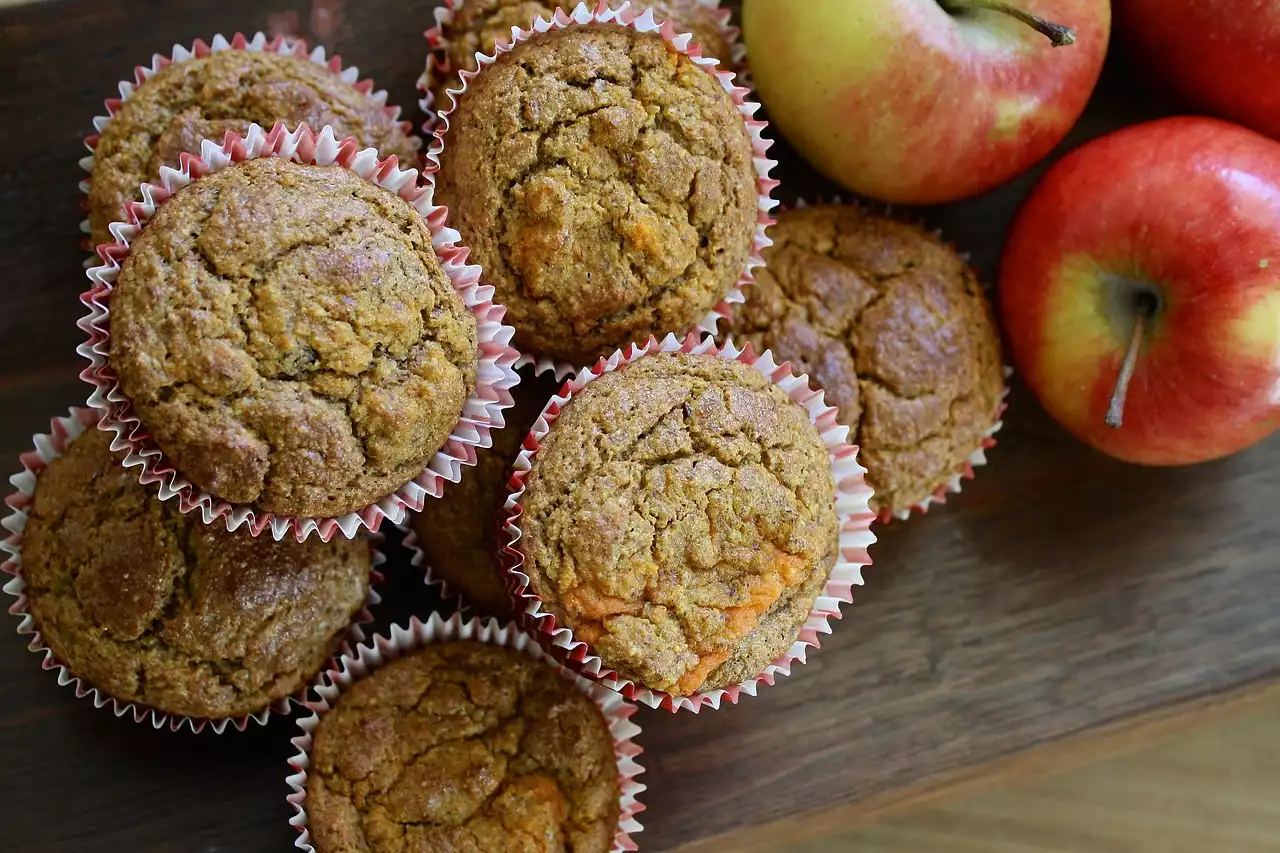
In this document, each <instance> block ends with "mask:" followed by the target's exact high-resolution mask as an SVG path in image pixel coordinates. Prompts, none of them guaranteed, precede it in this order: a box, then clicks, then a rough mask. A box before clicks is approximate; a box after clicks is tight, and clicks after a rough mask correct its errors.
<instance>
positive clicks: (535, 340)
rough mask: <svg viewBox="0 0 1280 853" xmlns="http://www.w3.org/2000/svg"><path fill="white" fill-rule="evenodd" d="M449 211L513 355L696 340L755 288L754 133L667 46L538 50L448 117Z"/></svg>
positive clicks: (606, 33)
mask: <svg viewBox="0 0 1280 853" xmlns="http://www.w3.org/2000/svg"><path fill="white" fill-rule="evenodd" d="M440 161H441V168H440V171H439V173H438V176H437V180H438V186H437V195H436V198H437V200H438V201H439V203H441V204H444V205H447V206H448V207H449V210H450V212H451V220H450V224H451V225H452V226H453V227H455V228H457V229H458V230H459V231H460V232H461V233H462V237H463V242H464V243H466V244H467V245H468V246H470V248H471V250H472V258H473V259H474V260H475V261H476V262H477V263H479V264H480V265H481V266H483V267H484V270H485V276H486V281H487V282H488V283H489V284H492V285H493V286H494V287H495V288H496V290H497V296H496V298H495V301H496V302H499V303H501V304H503V305H505V306H506V307H507V318H508V322H510V323H511V325H513V326H514V327H515V344H516V346H517V348H520V349H522V350H524V351H525V352H529V353H535V354H538V355H543V356H547V357H549V358H552V359H558V360H560V361H563V362H568V363H571V364H574V365H581V364H587V363H589V362H592V361H594V360H595V359H596V358H597V357H599V356H602V355H605V354H608V353H611V352H613V351H614V350H616V349H618V348H620V347H623V346H625V345H627V344H628V343H631V342H632V341H636V340H644V339H645V338H647V337H648V336H649V335H651V334H657V335H661V334H665V333H667V332H670V331H684V330H688V329H691V328H693V327H694V326H696V325H697V324H698V323H699V322H700V321H701V320H702V319H703V318H704V317H705V316H706V315H707V313H708V312H709V311H710V310H711V309H712V308H713V307H714V306H715V305H716V304H717V303H718V302H719V301H720V300H721V299H722V298H723V297H724V296H725V295H726V294H727V293H728V292H729V290H730V288H732V287H733V286H734V285H735V284H736V283H737V281H738V279H739V277H740V276H742V274H743V273H744V271H745V269H746V264H747V261H748V258H749V256H750V253H751V250H752V244H753V241H754V237H755V229H756V208H757V202H758V198H759V197H758V192H757V186H756V177H757V176H756V172H755V167H754V164H753V161H752V142H751V138H750V135H749V134H748V132H747V129H746V125H745V122H744V119H743V116H742V115H741V113H740V112H739V111H738V107H737V105H736V104H735V103H734V100H733V98H732V96H731V95H730V94H729V93H728V92H726V91H725V90H724V88H723V87H722V86H721V84H720V82H719V80H717V79H716V78H715V77H714V76H713V75H711V74H709V73H707V71H705V70H704V69H702V68H699V67H698V66H697V65H696V64H694V62H693V60H691V59H690V58H689V57H687V56H685V55H683V54H680V53H678V52H677V51H676V50H675V49H674V48H673V47H672V46H671V45H670V44H669V43H668V42H667V41H665V40H664V39H663V38H662V37H661V36H659V35H657V34H655V33H640V32H637V31H636V30H634V29H631V28H628V27H622V26H618V25H614V24H599V25H590V26H585V27H584V26H571V27H569V28H567V29H561V30H553V31H550V32H547V33H544V34H542V35H538V36H534V37H533V38H532V39H531V40H529V41H528V42H524V43H521V44H519V45H516V46H515V48H514V49H513V50H511V52H509V53H504V54H503V55H502V56H501V57H500V58H499V59H498V60H497V62H496V63H494V64H493V65H491V66H489V67H487V68H486V69H485V70H484V71H483V72H482V73H481V74H480V75H478V76H477V77H476V78H474V79H473V80H472V81H471V82H470V84H469V87H468V91H467V93H466V94H465V95H464V96H463V97H462V99H461V101H460V103H459V104H458V109H457V110H456V111H455V112H454V113H452V114H450V116H449V131H448V133H447V135H446V136H445V137H444V140H443V152H442V154H441V155H440Z"/></svg>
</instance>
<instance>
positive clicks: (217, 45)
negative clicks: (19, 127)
mask: <svg viewBox="0 0 1280 853" xmlns="http://www.w3.org/2000/svg"><path fill="white" fill-rule="evenodd" d="M224 50H247V51H250V52H252V53H278V54H280V55H281V56H296V57H297V58H299V59H309V60H311V61H312V62H314V63H315V64H317V65H320V66H323V67H324V68H327V69H328V70H329V71H331V72H333V74H334V75H336V76H337V77H339V78H341V79H342V81H343V82H345V83H350V84H351V85H352V86H353V87H355V88H356V89H357V90H359V91H360V92H363V93H364V94H366V95H368V96H369V97H370V98H371V99H372V100H373V101H374V102H375V103H377V104H379V105H380V106H381V107H382V110H383V112H385V113H386V114H387V115H388V116H389V117H390V118H391V120H392V121H394V122H396V123H397V124H399V125H400V128H401V130H403V131H404V134H405V136H407V137H408V138H409V141H410V143H411V144H412V145H413V146H414V147H415V148H416V147H420V146H421V145H422V140H421V139H419V138H418V137H417V136H415V135H414V134H413V123H412V122H409V121H400V108H399V107H398V106H394V105H390V104H388V103H387V92H386V90H385V89H378V90H377V91H374V88H373V85H374V84H373V81H372V80H370V79H368V78H366V79H363V80H361V79H360V69H359V68H357V67H355V66H354V65H352V66H349V67H347V68H343V67H342V57H340V56H338V55H336V54H335V55H334V56H331V57H327V56H326V55H325V49H324V48H323V47H315V48H313V49H311V50H308V49H307V43H306V42H305V41H303V40H302V39H293V38H286V37H284V36H276V37H274V38H267V36H266V34H264V33H254V34H253V36H252V37H249V36H246V35H244V33H236V34H235V35H233V36H232V37H231V38H230V39H229V40H228V39H227V38H226V37H225V36H223V35H221V34H218V35H216V36H214V37H213V38H212V39H210V40H209V42H208V43H207V44H206V43H205V42H204V41H203V40H202V39H196V40H195V42H194V43H193V44H192V45H191V47H183V46H182V45H180V44H175V45H174V46H173V50H172V51H170V53H169V55H168V56H165V55H163V54H159V53H157V54H155V55H153V56H152V57H151V64H150V65H139V66H136V67H135V68H134V69H133V81H132V82H130V81H128V80H121V81H120V83H119V86H118V89H119V92H120V97H118V98H108V99H107V100H106V101H105V102H104V106H105V107H106V110H107V113H106V115H101V116H95V117H94V119H93V130H94V132H93V133H92V134H90V135H89V136H87V137H85V140H84V147H85V148H87V149H89V155H88V156H87V157H82V158H80V168H82V169H84V171H85V172H86V173H88V175H89V177H87V178H85V179H84V180H82V181H81V182H80V192H81V193H82V194H83V195H84V199H83V200H82V202H83V205H84V208H85V210H88V207H89V186H90V184H91V183H92V181H93V158H94V152H95V151H97V149H98V140H99V139H100V138H101V135H102V131H103V129H105V128H106V126H107V123H108V122H109V121H111V119H112V118H113V117H114V116H115V114H116V113H117V112H119V111H120V105H121V104H123V103H124V102H125V101H127V100H128V99H129V97H130V96H132V95H133V93H134V91H135V90H136V89H137V88H138V87H139V86H141V85H142V84H143V83H145V82H147V80H149V79H150V78H151V77H152V76H154V75H155V74H156V73H157V72H159V71H160V70H161V69H163V68H165V67H166V66H168V65H172V64H173V63H175V62H182V61H184V60H187V59H193V58H198V59H202V58H204V57H206V56H209V55H210V54H214V53H218V52H220V51H224ZM124 217H125V212H124V211H121V212H120V217H119V218H121V219H123V218H124ZM80 230H81V231H82V232H84V233H85V234H86V235H87V234H88V233H89V232H90V227H89V219H88V217H86V218H85V219H84V220H83V221H82V222H81V223H80ZM83 245H84V248H85V249H86V250H88V251H90V252H92V251H93V249H94V247H93V245H92V243H91V242H90V240H89V238H88V237H86V238H85V240H84V243H83ZM92 264H93V261H92V260H90V261H89V262H88V263H87V264H86V266H92Z"/></svg>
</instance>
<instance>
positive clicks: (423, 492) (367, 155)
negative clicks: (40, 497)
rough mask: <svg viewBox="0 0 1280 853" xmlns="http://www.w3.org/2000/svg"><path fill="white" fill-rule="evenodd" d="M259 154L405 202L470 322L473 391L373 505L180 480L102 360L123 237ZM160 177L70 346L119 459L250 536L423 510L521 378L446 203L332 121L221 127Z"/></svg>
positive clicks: (87, 299)
mask: <svg viewBox="0 0 1280 853" xmlns="http://www.w3.org/2000/svg"><path fill="white" fill-rule="evenodd" d="M259 157H283V158H286V159H289V160H292V161H294V162H298V163H315V164H318V165H339V166H342V167H343V168H346V169H349V170H351V171H352V172H354V173H356V174H357V175H359V176H361V177H362V178H364V179H366V180H368V181H370V182H371V183H374V184H377V185H378V186H380V187H383V188H385V189H388V190H390V191H391V192H394V193H396V194H397V195H399V196H400V197H401V198H402V199H404V200H405V201H407V202H408V203H409V204H411V205H413V207H414V209H416V210H417V211H418V212H419V213H420V214H422V216H423V218H424V219H425V220H426V222H427V225H428V227H429V228H430V230H431V239H432V244H433V246H434V248H435V251H436V255H437V256H438V257H439V258H440V265H441V267H442V268H443V269H444V272H445V275H447V276H448V278H449V281H450V282H451V283H452V284H453V287H454V289H455V290H457V292H458V294H459V295H460V296H461V297H462V300H463V302H464V303H465V304H466V306H467V308H468V309H469V310H470V311H471V313H472V315H474V317H475V320H476V327H477V337H478V340H479V347H478V356H479V364H478V365H477V370H476V386H475V390H474V392H473V393H472V395H471V397H470V398H469V399H468V400H467V402H466V404H465V405H464V406H463V409H462V412H461V414H460V417H459V420H458V422H457V424H456V425H455V426H454V428H453V431H452V433H451V434H450V436H449V438H448V439H447V440H446V442H445V444H444V446H443V447H441V448H440V450H438V451H437V452H436V454H435V456H434V457H433V458H432V460H431V461H430V463H429V464H428V465H427V467H426V468H424V470H423V472H422V473H421V474H420V475H418V476H417V477H416V478H415V479H413V480H411V481H410V482H408V483H406V484H405V485H404V486H402V487H400V488H399V489H397V490H396V491H395V492H393V493H392V494H389V495H386V496H385V497H383V498H381V499H379V500H378V501H377V502H376V503H372V504H370V505H368V506H366V507H364V508H363V509H361V510H359V511H357V512H351V513H347V514H346V515H343V516H341V517H336V518H335V517H327V518H298V517H296V516H282V515H277V514H275V513H270V512H262V511H260V510H257V509H254V508H253V507H248V506H239V505H233V504H230V503H228V502H226V501H223V500H220V499H218V498H216V497H214V496H213V495H211V494H210V493H209V492H207V491H205V490H203V489H201V488H200V487H199V486H197V485H196V484H194V483H192V482H191V481H189V480H187V479H186V478H185V477H183V476H182V475H181V474H180V473H179V472H178V471H177V470H176V469H175V468H174V467H173V465H172V464H170V462H169V461H168V460H167V459H166V458H165V457H164V456H163V454H162V453H161V451H160V448H159V447H158V446H157V444H156V443H155V441H154V440H153V439H152V438H151V437H150V435H148V434H147V432H146V428H145V426H144V425H143V424H142V423H141V421H140V420H139V418H138V415H137V414H136V413H135V412H134V409H133V404H132V402H131V401H130V400H129V398H128V397H127V396H126V395H125V393H124V390H123V389H122V388H121V387H120V381H119V378H118V377H117V376H116V374H115V371H114V370H113V369H112V367H111V364H110V358H109V356H110V334H111V333H110V303H111V290H112V287H113V285H114V282H115V280H116V276H117V275H118V274H119V272H120V265H121V264H122V263H123V261H124V258H125V257H126V256H127V255H128V253H129V244H130V243H131V241H132V240H133V239H134V237H135V236H136V235H137V234H138V232H139V231H140V230H141V229H142V227H143V226H144V225H145V224H146V223H147V221H148V220H149V219H150V218H151V217H152V216H153V215H154V214H155V211H156V209H157V208H158V207H160V205H162V204H164V202H165V201H166V200H167V199H168V198H169V197H170V196H171V195H173V194H174V193H175V192H178V191H179V190H180V189H182V188H183V187H185V186H186V185H187V184H189V183H191V182H192V181H194V180H196V179H198V178H200V177H201V176H203V175H206V174H209V173H211V172H216V171H219V170H221V169H224V168H226V167H227V166H230V165H231V164H233V163H238V162H241V161H243V160H251V159H256V158H259ZM160 177H161V182H162V183H161V184H143V186H142V199H143V200H142V201H140V202H132V203H130V204H129V205H128V211H127V212H128V217H129V219H128V221H127V222H115V223H112V225H111V233H112V235H113V236H114V237H115V242H114V243H109V244H104V245H102V246H99V247H98V254H99V257H100V258H101V263H100V264H99V265H98V266H95V267H93V268H92V269H90V270H89V271H88V276H89V280H90V282H92V285H93V286H92V287H91V288H90V290H89V291H88V292H86V293H84V294H82V295H81V297H80V301H81V302H83V303H84V304H85V306H86V307H87V308H88V309H89V313H88V315H86V316H85V317H82V318H81V319H80V320H79V321H78V323H77V325H79V326H80V328H81V329H82V330H84V332H85V333H86V334H87V335H88V341H87V342H85V343H82V344H80V346H78V347H76V352H78V353H80V354H81V355H82V356H84V357H85V358H86V359H88V360H89V362H90V366H89V367H87V368H85V369H84V370H83V371H82V372H81V374H80V377H81V378H82V379H84V380H85V381H86V382H88V383H89V384H90V385H92V386H93V387H94V390H93V393H92V394H91V395H90V397H89V405H90V406H91V407H92V408H94V409H96V410H97V411H98V412H99V414H100V416H101V421H100V423H99V429H104V430H111V431H112V432H114V433H115V434H116V438H115V440H114V441H113V442H112V445H111V446H112V449H114V450H117V451H128V456H126V457H125V461H124V464H125V466H126V467H137V468H138V469H139V472H138V479H139V480H140V481H141V482H142V483H144V484H149V483H157V482H158V483H159V484H160V491H159V497H160V499H161V500H170V499H176V500H177V502H178V507H179V509H181V511H182V512H194V511H197V510H198V511H199V512H200V513H201V515H202V516H203V518H204V521H205V523H207V524H212V523H213V522H214V521H215V520H216V519H219V518H221V519H223V520H224V521H225V523H226V525H227V529H229V530H235V529H237V528H239V527H241V526H247V527H248V529H249V531H250V532H251V533H252V534H253V535H254V536H257V535H259V534H261V533H262V531H264V530H269V531H270V532H271V535H272V536H273V537H274V538H276V539H281V538H283V537H284V536H285V535H286V534H289V533H292V534H293V535H295V536H296V537H298V539H300V540H301V539H305V538H306V537H307V536H310V535H311V534H312V533H314V534H316V535H318V536H319V537H320V538H321V539H323V540H324V541H326V542H327V541H328V540H329V539H330V538H331V537H332V536H333V535H334V534H335V533H338V532H341V534H342V535H343V536H346V537H348V538H350V537H353V536H355V535H356V533H357V532H358V531H359V530H361V529H362V528H367V529H369V530H374V531H376V530H377V529H378V526H379V525H380V524H381V523H382V519H383V518H384V517H385V518H389V519H391V521H392V522H393V523H399V522H401V521H402V520H403V519H404V515H405V509H406V508H409V509H415V510H416V509H421V508H422V504H423V502H424V501H425V500H427V498H429V497H437V498H438V497H440V495H441V493H442V491H443V488H444V482H445V481H446V480H447V481H450V482H454V483H456V482H458V479H459V478H460V477H461V476H462V466H464V465H475V464H476V451H475V448H476V447H490V446H491V445H492V441H493V440H492V436H491V434H490V431H491V430H492V429H500V428H501V427H502V426H503V425H504V420H503V414H502V410H503V409H508V408H510V407H511V403H512V401H511V392H510V389H511V388H513V387H515V385H516V384H517V383H518V382H519V381H520V378H519V375H518V374H517V373H516V371H515V367H514V365H515V362H516V359H517V358H518V357H519V354H518V353H517V352H516V350H515V349H514V348H512V347H511V336H512V335H513V334H514V330H513V329H512V328H511V327H510V326H506V325H503V323H502V318H503V315H504V313H505V311H506V309H505V308H503V307H502V306H500V305H495V304H494V302H493V288H492V287H488V286H485V285H482V284H480V268H479V267H477V266H475V265H474V264H468V263H467V262H466V260H467V251H468V250H467V249H465V248H463V247H462V246H461V245H459V241H460V237H459V234H458V232H457V231H455V230H453V229H452V228H449V227H447V226H446V225H445V224H444V217H445V210H444V208H442V207H436V206H435V205H433V204H432V202H431V190H430V187H428V186H425V185H423V184H420V183H419V182H418V180H417V178H418V173H417V171H416V170H413V169H400V168H398V167H397V165H396V162H395V159H394V158H388V159H386V160H381V161H380V160H379V159H378V152H377V151H376V150H374V149H372V148H366V149H364V150H359V147H358V145H357V143H356V141H355V140H354V139H345V140H342V141H338V140H337V139H336V138H335V137H334V134H333V130H332V128H329V127H325V128H324V129H323V130H322V131H319V132H318V133H317V132H313V131H312V130H311V129H310V128H308V127H307V126H306V125H305V124H301V125H299V126H298V128H297V129H296V130H294V131H292V132H290V131H289V130H288V129H287V128H285V126H284V124H283V123H282V122H280V123H277V124H276V126H275V127H274V128H272V129H271V130H270V131H265V132H264V131H263V130H262V128H260V127H258V126H257V125H256V124H255V125H250V127H249V132H248V134H246V135H245V136H244V137H241V136H240V135H239V134H236V133H234V132H232V133H228V134H227V136H226V139H225V141H224V142H223V144H222V145H217V144H216V143H214V142H212V141H211V140H205V141H204V143H203V144H202V145H201V153H200V157H199V158H195V157H192V156H190V155H187V154H183V155H182V166H181V168H180V169H170V168H168V167H162V168H161V170H160Z"/></svg>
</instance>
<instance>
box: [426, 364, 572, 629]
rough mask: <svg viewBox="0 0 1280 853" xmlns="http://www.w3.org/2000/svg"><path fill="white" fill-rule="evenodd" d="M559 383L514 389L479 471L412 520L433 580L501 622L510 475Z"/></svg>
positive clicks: (533, 380)
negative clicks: (501, 536)
mask: <svg viewBox="0 0 1280 853" xmlns="http://www.w3.org/2000/svg"><path fill="white" fill-rule="evenodd" d="M559 385H560V383H558V382H556V380H555V378H554V377H552V376H550V375H546V374H544V375H542V376H535V377H529V376H526V377H524V379H523V380H522V381H521V383H520V384H519V385H517V386H516V387H515V388H513V389H512V396H513V397H514V398H515V405H514V406H513V407H512V408H511V409H510V410H509V411H508V412H507V413H506V416H507V425H506V426H505V427H504V428H502V429H500V430H498V431H496V432H494V434H493V447H491V448H483V449H477V450H476V467H475V470H474V471H468V472H467V476H465V477H463V478H462V482H460V483H457V484H450V485H449V486H448V488H446V489H445V491H444V497H443V498H441V499H440V500H438V501H427V503H426V504H425V505H424V506H423V507H422V512H420V513H418V514H417V515H416V516H415V517H414V519H413V522H412V524H413V529H414V531H415V532H416V533H417V542H418V547H419V548H421V549H422V553H423V556H424V557H425V559H426V563H427V566H428V571H429V572H430V574H431V576H432V577H433V578H435V579H438V580H442V581H444V582H445V583H446V584H448V585H449V586H450V588H452V589H454V590H457V591H459V592H461V593H462V594H463V595H464V596H465V597H466V598H467V600H468V601H469V602H471V603H472V604H474V605H475V606H476V607H478V608H479V609H480V610H481V611H483V612H485V613H488V614H491V615H494V616H499V617H501V618H503V619H509V618H511V617H512V616H513V615H514V611H513V609H512V607H511V598H510V596H508V595H507V592H506V588H505V587H504V585H503V582H502V575H501V574H500V568H499V564H498V548H499V543H498V536H497V533H498V527H499V525H500V523H501V521H502V515H501V510H502V505H503V503H504V502H505V501H506V498H507V488H506V486H507V477H508V475H509V474H510V471H511V463H512V461H513V460H514V459H515V457H516V454H518V453H519V452H520V447H521V445H522V444H523V442H524V439H525V436H527V435H528V434H529V430H530V429H532V428H533V424H534V421H536V420H537V419H538V415H540V414H542V409H543V407H545V406H546V404H547V401H548V400H550V399H551V396H552V395H553V394H555V392H556V390H557V389H558V388H559Z"/></svg>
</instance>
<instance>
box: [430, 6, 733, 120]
mask: <svg viewBox="0 0 1280 853" xmlns="http://www.w3.org/2000/svg"><path fill="white" fill-rule="evenodd" d="M696 2H697V3H698V4H699V5H702V6H705V7H707V8H708V9H710V10H712V11H713V12H714V13H715V17H716V19H717V21H718V23H719V26H720V32H721V35H722V36H723V37H724V40H725V41H726V42H727V43H728V44H729V46H730V55H729V56H728V57H716V58H717V59H719V60H720V61H721V62H728V63H729V64H730V67H729V68H728V69H727V70H730V71H733V72H734V73H735V74H736V75H737V77H738V81H739V83H740V84H741V85H744V86H746V87H747V88H748V89H749V88H751V84H750V81H749V80H748V79H747V62H746V60H747V46H746V45H745V44H744V43H743V41H742V31H741V30H740V29H738V28H737V27H735V26H733V24H731V23H730V20H731V18H732V17H733V12H732V11H731V10H729V9H726V8H724V7H722V6H721V5H720V0H696ZM466 3H467V0H444V2H443V3H441V4H440V5H439V6H437V7H436V8H435V10H434V12H435V18H436V23H435V26H433V27H431V28H430V29H429V30H427V31H426V33H424V35H425V36H426V39H427V48H428V52H427V64H426V68H424V69H423V71H422V76H421V77H419V78H418V91H419V92H421V93H422V98H421V100H419V101H418V106H420V107H421V108H422V111H423V112H424V113H426V115H427V120H426V121H424V122H423V123H422V132H423V133H424V134H426V135H427V136H430V135H431V134H433V133H434V132H435V129H436V123H437V121H438V116H437V114H436V104H435V91H434V88H433V86H432V80H434V79H436V78H437V77H448V76H449V75H451V74H452V73H453V68H452V66H451V64H450V62H449V46H450V45H449V38H448V36H446V35H445V29H446V28H447V27H448V26H449V24H451V23H452V22H453V16H454V13H456V12H457V11H458V10H459V9H461V8H462V7H463V6H465V5H466ZM610 5H616V6H620V5H621V2H620V0H597V3H596V6H597V8H599V9H604V8H607V7H608V6H610ZM697 47H698V50H699V54H700V53H701V50H702V46H701V45H697Z"/></svg>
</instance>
